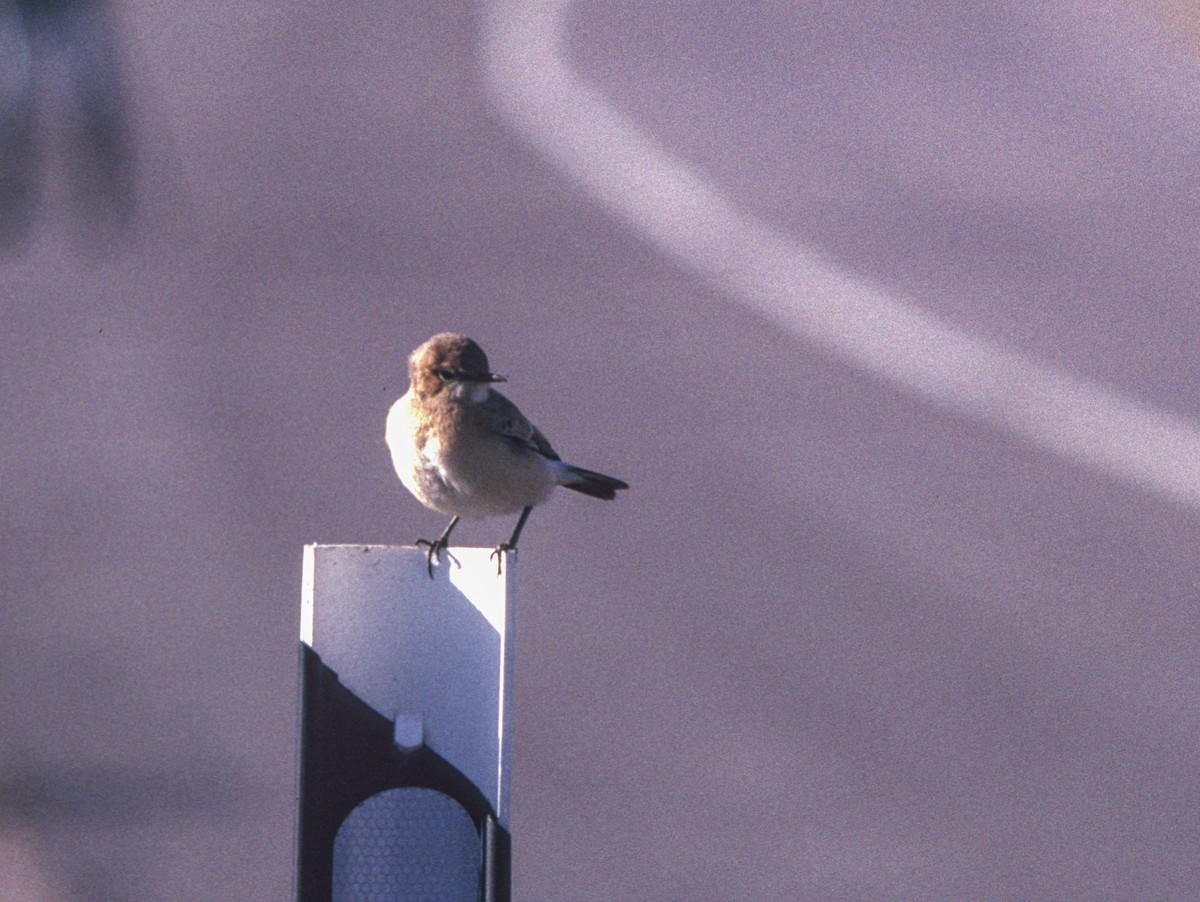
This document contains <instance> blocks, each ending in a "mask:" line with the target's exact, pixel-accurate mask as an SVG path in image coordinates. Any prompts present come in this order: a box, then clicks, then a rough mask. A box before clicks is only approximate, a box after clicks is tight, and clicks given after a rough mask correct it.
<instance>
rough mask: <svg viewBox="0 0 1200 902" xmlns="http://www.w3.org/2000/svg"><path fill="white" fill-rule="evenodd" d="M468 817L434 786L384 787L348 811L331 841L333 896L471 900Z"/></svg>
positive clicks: (348, 901) (476, 852) (399, 901)
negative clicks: (422, 787) (382, 790)
mask: <svg viewBox="0 0 1200 902" xmlns="http://www.w3.org/2000/svg"><path fill="white" fill-rule="evenodd" d="M481 865H482V849H481V845H480V837H479V832H478V830H477V829H476V827H475V824H474V823H473V822H472V821H471V818H470V816H469V815H468V814H467V812H466V810H465V809H463V807H462V806H461V805H459V804H458V803H457V802H455V801H454V800H453V799H452V798H450V797H449V796H447V795H444V794H442V793H440V792H437V791H436V790H433V789H391V790H388V791H387V792H381V793H378V794H377V795H373V796H371V797H370V798H369V799H367V800H366V801H365V802H363V803H362V804H361V805H359V806H358V807H357V808H355V809H354V810H353V811H351V812H350V814H349V816H348V817H347V818H346V820H345V821H343V822H342V826H341V827H340V828H339V829H338V832H337V836H336V838H335V839H334V844H333V899H334V900H335V902H478V899H479V898H480V875H481Z"/></svg>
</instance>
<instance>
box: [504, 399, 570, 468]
mask: <svg viewBox="0 0 1200 902" xmlns="http://www.w3.org/2000/svg"><path fill="white" fill-rule="evenodd" d="M486 405H487V411H488V416H489V417H490V418H491V420H492V426H493V428H494V429H495V430H496V432H498V433H499V434H500V435H503V436H504V437H505V438H507V439H509V440H510V441H512V442H514V443H515V444H517V445H520V446H521V447H523V448H528V449H529V450H530V451H536V452H537V453H538V454H540V455H542V457H545V458H548V459H549V460H562V458H561V457H559V456H558V454H557V453H556V452H555V450H554V449H553V448H552V447H550V441H549V439H547V438H546V436H544V435H542V433H541V430H539V429H538V428H537V427H536V426H534V425H533V423H531V422H529V420H528V419H526V417H525V414H523V413H521V411H520V410H519V409H518V408H517V405H516V404H514V403H513V402H512V401H510V400H508V398H506V397H504V395H502V394H500V392H498V391H493V392H492V395H491V397H490V398H488V400H487V402H486Z"/></svg>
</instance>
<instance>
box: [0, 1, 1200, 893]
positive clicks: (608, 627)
mask: <svg viewBox="0 0 1200 902" xmlns="http://www.w3.org/2000/svg"><path fill="white" fill-rule="evenodd" d="M1198 29H1200V12H1198V10H1197V7H1196V6H1195V5H1194V4H1192V3H1189V2H1184V0H1139V2H1135V0H1125V2H1117V0H1113V2H1103V0H1095V2H1047V3H1043V4H1036V5H1030V4H1027V3H1022V2H1016V0H1012V2H1008V0H997V2H990V3H986V4H964V3H956V2H948V0H922V2H919V3H917V2H897V3H891V4H887V5H886V6H881V5H880V4H877V3H866V2H857V0H848V2H844V3H840V4H836V5H830V4H826V3H815V2H795V0H788V2H782V0H763V2H747V3H739V4H729V3H720V2H715V0H701V2H691V3H677V2H675V3H673V2H667V0H662V2H657V0H656V2H641V3H629V2H620V0H589V2H585V0H579V2H575V3H567V2H563V0H559V2H553V0H481V2H466V0H464V2H460V0H443V2H439V3H425V4H419V3H397V4H377V3H372V4H362V3H342V4H328V3H315V2H305V0H301V2H298V3H292V4H288V5H287V6H286V7H283V6H278V5H262V4H246V3H244V2H238V3H235V2H230V0H213V2H208V3H202V4H182V5H180V4H175V5H170V4H167V5H164V4H159V3H150V2H146V0H108V2H105V0H0V347H2V351H0V413H2V415H3V424H4V428H3V440H2V441H0V510H3V517H2V518H0V535H2V541H0V572H2V573H3V574H4V579H3V584H2V586H0V630H2V635H3V639H2V640H0V692H2V693H3V695H2V696H0V723H2V724H3V727H2V728H0V863H2V867H0V898H5V899H10V898H11V899H21V900H72V902H73V900H105V902H107V900H143V899H150V900H157V899H163V900H179V899H186V900H214V902H227V900H231V899H236V900H242V899H245V900H284V899H287V898H288V896H289V893H290V890H291V844H292V829H293V827H292V818H293V802H292V793H293V780H294V753H295V752H294V730H295V668H296V643H297V638H298V628H299V600H300V561H301V547H302V545H303V544H304V543H307V542H364V543H396V544H407V543H411V542H412V541H413V540H414V539H416V538H418V537H420V536H427V537H428V536H433V535H435V534H436V533H437V532H438V531H439V530H440V529H441V528H442V527H443V526H444V523H443V522H442V519H443V518H441V517H440V516H438V515H435V514H432V513H430V512H428V511H425V510H424V509H423V508H421V507H420V506H419V505H418V504H417V502H415V501H414V500H413V499H411V498H410V497H409V496H408V494H407V493H406V492H405V491H404V490H403V488H402V487H401V486H400V485H399V482H398V481H397V480H396V478H395V477H394V475H393V473H392V471H391V468H390V463H389V459H388V455H387V451H386V448H385V446H384V443H383V418H384V415H385V413H386V411H387V408H388V406H389V404H390V403H391V402H392V401H393V400H394V399H395V398H396V397H397V396H399V395H400V394H401V393H402V392H403V391H404V390H405V387H406V383H407V373H406V363H405V358H406V356H407V354H408V353H409V351H410V350H412V348H414V347H415V346H416V345H417V344H419V343H420V342H421V341H423V340H424V339H425V338H426V337H428V336H429V335H430V334H432V333H434V332H437V331H440V330H444V329H454V330H458V331H463V332H466V333H468V334H470V335H472V336H473V337H475V338H476V339H477V340H478V341H479V342H480V343H481V344H482V345H483V347H484V348H485V349H486V350H487V352H488V354H489V356H490V358H491V363H492V366H493V368H494V369H496V370H497V371H499V372H503V373H505V374H506V375H507V376H508V377H509V379H510V384H509V386H508V388H507V393H508V395H509V396H510V397H511V398H512V399H513V400H515V401H516V402H517V403H518V404H519V405H520V406H521V407H522V409H523V410H524V411H525V412H526V413H528V414H529V415H530V416H531V418H532V419H534V421H535V422H537V423H538V425H539V426H540V427H541V428H542V430H543V431H544V432H545V433H546V434H547V435H548V436H550V438H551V440H552V441H553V442H554V444H555V446H556V448H557V449H558V450H559V451H560V452H561V453H562V454H563V456H564V457H566V458H568V459H570V460H572V461H573V462H576V463H578V464H581V465H583V466H587V467H592V468H595V469H598V470H602V471H605V472H610V473H613V474H614V475H617V476H620V477H622V478H624V479H626V480H627V481H628V482H629V483H630V484H631V485H632V486H633V488H632V489H631V491H630V492H628V493H626V494H624V495H623V496H622V497H621V498H620V499H619V500H618V501H617V502H614V503H613V504H599V503H595V502H592V501H590V500H588V499H584V498H577V497H574V496H572V497H557V498H555V499H554V500H553V501H552V502H551V503H549V504H548V505H546V507H544V508H541V509H539V510H538V511H537V512H536V513H535V515H534V516H533V518H532V519H531V521H530V524H529V528H528V529H527V531H526V532H525V534H524V536H523V538H522V544H521V561H520V570H519V582H520V609H519V613H518V623H519V626H518V645H517V675H516V693H517V701H516V712H515V718H516V720H515V723H516V739H515V748H516V757H515V777H514V784H513V791H514V804H513V812H514V814H513V829H514V844H515V847H514V889H515V895H516V898H518V899H522V900H614V899H650V900H697V899H704V900H708V899H712V900H747V902H752V900H764V899H772V900H773V899H780V900H791V899H819V900H877V899H878V900H888V899H931V900H940V899H945V900H962V899H979V900H984V899H989V900H990V899H997V900H999V899H1004V900H1012V899H1019V900H1025V899H1028V900H1046V899H1064V900H1074V899H1079V900H1101V899H1113V900H1120V899H1131V900H1132V899H1181V900H1182V899H1195V898H1200V872H1197V869H1196V867H1195V862H1196V860H1197V857H1198V856H1200V827H1198V825H1197V819H1196V811H1197V807H1198V806H1200V751H1198V750H1200V664H1198V662H1197V655H1196V649H1197V646H1198V639H1200V636H1198V635H1197V633H1198V632H1200V628H1198V624H1200V621H1198V619H1197V615H1196V611H1197V605H1198V603H1200V577H1198V575H1197V572H1196V564H1197V560H1198V555H1197V551H1196V549H1197V547H1200V474H1198V472H1197V466H1198V464H1200V387H1198V386H1200V360H1198V357H1197V354H1196V353H1195V348H1196V347H1197V338H1198V333H1200V315H1198V310H1200V307H1198V306H1197V286H1198V277H1200V244H1198V241H1197V238H1198V237H1200V226H1198V223H1200V216H1198V215H1197V214H1198V213H1200V165H1197V164H1198V162H1200V108H1198V103H1197V98H1198V97H1200V43H1198V37H1200V30H1198ZM564 494H565V493H564ZM511 527H512V523H510V522H507V521H506V522H501V521H485V522H482V523H478V524H469V525H466V526H464V527H462V528H461V529H460V531H459V532H458V533H457V534H456V539H459V540H460V541H462V542H463V543H471V544H480V545H494V544H495V543H497V542H499V541H500V540H501V539H503V538H504V537H506V536H507V535H508V532H509V530H511Z"/></svg>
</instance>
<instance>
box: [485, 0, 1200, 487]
mask: <svg viewBox="0 0 1200 902" xmlns="http://www.w3.org/2000/svg"><path fill="white" fill-rule="evenodd" d="M567 6H568V2H567V0H485V2H484V10H485V21H484V31H483V52H484V72H485V78H486V79H487V82H488V88H489V90H490V91H491V92H492V96H493V99H494V102H495V104H496V106H497V108H498V109H499V110H500V111H501V112H502V113H503V114H504V115H505V116H506V117H507V119H508V120H509V122H510V123H511V124H512V125H513V126H514V127H515V128H516V129H517V130H518V131H519V132H520V133H521V134H522V135H524V136H525V137H526V139H527V140H529V141H531V142H532V143H533V144H534V145H535V146H536V147H537V148H538V149H539V150H540V151H541V152H542V153H543V154H544V155H545V156H546V157H547V158H548V159H550V160H551V161H552V162H553V163H555V164H556V165H557V166H559V167H561V168H562V169H563V170H565V171H566V172H567V173H568V174H569V175H570V176H571V178H572V179H573V180H575V181H576V182H577V183H579V184H580V185H582V186H584V187H585V188H586V189H587V190H588V191H589V192H590V193H591V194H592V195H594V196H595V197H596V198H597V199H598V200H599V201H600V202H601V203H602V204H603V205H604V206H605V207H606V208H607V209H609V210H610V211H612V212H613V213H614V214H615V215H617V216H619V217H620V218H621V219H622V220H624V221H625V222H626V223H628V224H629V225H630V226H631V227H632V228H633V229H635V230H636V231H637V232H638V233H640V234H641V235H643V236H644V237H645V238H647V239H648V240H650V241H651V242H653V243H654V244H655V245H656V246H657V247H659V248H660V249H662V250H663V251H665V252H667V253H668V254H670V255H671V257H672V258H674V259H675V260H676V261H677V262H678V263H679V264H680V265H682V266H684V267H686V268H687V269H689V270H690V271H692V272H694V273H696V274H697V275H699V276H701V277H703V278H704V279H705V280H707V281H709V282H712V283H714V284H716V285H718V286H719V287H721V288H722V289H723V290H725V291H726V292H727V293H729V294H731V295H733V296H734V297H736V298H738V299H739V300H741V301H742V302H743V303H745V304H747V305H748V306H750V307H751V308H753V309H754V310H756V311H758V312H760V313H763V314H766V315H768V316H770V317H771V318H772V319H773V320H775V321H776V322H778V323H780V324H781V325H783V326H785V327H786V328H788V329H789V330H791V331H792V332H794V333H796V334H798V335H800V336H802V337H803V338H805V339H807V340H810V341H813V342H816V343H817V344H819V345H821V346H822V347H824V348H825V349H827V350H828V351H830V352H832V353H833V354H836V355H837V356H839V357H841V358H843V359H846V360H849V361H851V362H852V363H854V364H855V365H857V366H859V367H861V368H862V369H864V370H866V371H868V372H870V373H872V374H874V375H876V376H878V377H881V378H883V379H886V380H888V381H889V382H891V383H893V384H895V385H897V386H899V387H901V388H903V389H906V390H908V391H910V392H913V393H914V394H917V395H919V396H921V397H924V398H926V399H927V400H930V401H933V402H934V403H936V404H938V405H940V406H943V407H946V408H949V409H951V410H954V411H957V412H959V413H964V414H967V415H970V416H972V417H975V418H976V419H979V420H982V421H983V422H985V423H988V424H989V425H992V426H995V427H999V428H1002V429H1004V430H1006V431H1009V432H1011V433H1014V434H1016V435H1018V436H1020V437H1021V438H1023V439H1024V440H1026V441H1028V442H1030V443H1032V444H1034V445H1037V446H1039V447H1042V448H1045V449H1048V450H1050V451H1053V452H1055V453H1056V454H1059V455H1061V456H1063V457H1065V458H1068V459H1070V460H1073V461H1075V462H1077V463H1082V464H1085V465H1087V466H1090V467H1093V468H1095V469H1097V470H1099V471H1102V472H1104V473H1107V474H1109V475H1111V476H1115V477H1117V478H1120V479H1123V480H1126V481H1129V482H1132V483H1134V484H1136V485H1139V486H1142V487H1143V488H1146V489H1149V490H1152V491H1154V492H1156V493H1157V494H1159V495H1161V496H1164V497H1166V498H1168V499H1170V500H1172V501H1174V502H1176V503H1180V504H1184V505H1187V506H1189V507H1193V508H1200V426H1197V424H1195V423H1193V422H1192V421H1190V420H1188V419H1186V418H1183V417H1180V416H1177V415H1174V414H1171V413H1169V412H1167V411H1163V410H1160V409H1157V408H1155V407H1153V406H1151V405H1149V404H1145V403H1143V402H1139V401H1137V400H1135V399H1133V398H1130V397H1128V396H1125V395H1122V394H1120V393H1119V392H1116V391H1113V390H1112V389H1109V388H1106V387H1104V386H1102V385H1100V384H1098V383H1095V382H1092V381H1089V380H1087V379H1084V378H1081V377H1078V376H1074V375H1072V374H1070V373H1068V372H1067V371H1065V370H1063V369H1060V368H1058V367H1055V366H1051V365H1049V364H1046V363H1043V362H1039V361H1036V360H1033V359H1031V358H1029V357H1027V356H1025V355H1023V354H1021V353H1020V352H1018V351H1016V350H1013V349H1011V348H1006V347H1004V346H1003V345H1001V344H1000V343H998V342H995V341H991V340H988V339H985V338H981V337H977V336H973V335H971V334H969V333H967V332H965V331H964V330H962V329H960V328H958V327H957V326H954V325H952V324H951V323H949V322H947V321H946V320H943V319H941V318H940V317H937V316H935V315H933V314H931V313H928V312H926V311H923V310H921V309H920V308H918V307H916V306H915V305H913V304H911V303H908V302H906V301H903V300H901V299H899V298H897V297H894V296H892V295H889V294H888V293H887V292H885V291H883V290H882V289H880V288H877V287H875V286H872V285H870V284H868V283H866V282H865V281H863V280H861V279H857V278H855V277H854V276H852V275H851V274H848V273H845V272H843V271H841V270H840V269H839V268H838V267H837V266H836V265H834V264H832V263H831V262H829V261H828V260H826V259H824V258H823V256H822V255H821V254H819V253H818V252H815V251H813V250H812V249H810V248H808V247H806V246H805V245H803V244H802V243H800V242H798V241H796V240H795V239H793V238H791V237H789V236H788V235H787V234H785V233H784V232H782V231H781V230H779V229H776V228H774V227H772V226H770V225H768V224H767V223H765V222H763V221H760V220H757V219H755V218H754V217H753V216H751V215H748V214H746V213H744V212H742V211H740V210H738V208H737V206H736V205H735V204H734V203H733V202H731V201H730V200H729V199H728V198H726V197H725V196H723V194H722V193H721V192H720V191H719V190H718V189H717V188H716V187H714V186H713V185H712V184H710V183H709V182H707V181H706V180H705V179H704V178H703V177H702V176H701V175H700V174H698V173H697V172H696V171H695V170H694V169H693V168H692V167H690V166H689V165H688V164H687V163H685V162H684V161H682V160H679V159H677V158H675V157H673V156H672V155H671V154H670V153H669V152H668V151H667V150H666V149H665V148H663V147H661V146H659V145H658V144H657V143H656V142H655V141H653V140H652V139H651V138H649V137H648V136H646V135H645V134H643V133H642V132H641V131H639V129H638V128H637V126H636V124H635V123H634V122H633V121H632V120H630V119H628V117H625V116H622V115H621V114H620V113H619V112H617V111H616V110H614V109H612V108H611V107H610V106H608V104H606V103H605V101H604V99H603V98H602V97H601V96H600V94H599V93H597V92H596V91H595V90H593V89H592V88H590V87H588V86H587V85H586V84H584V83H582V82H581V81H580V80H579V79H578V78H577V77H576V76H575V75H574V73H572V71H571V70H570V69H569V67H568V66H567V65H566V64H565V63H564V62H563V56H562V54H561V52H560V47H561V43H562V41H561V37H562V31H563V23H564V19H565V12H566V9H567Z"/></svg>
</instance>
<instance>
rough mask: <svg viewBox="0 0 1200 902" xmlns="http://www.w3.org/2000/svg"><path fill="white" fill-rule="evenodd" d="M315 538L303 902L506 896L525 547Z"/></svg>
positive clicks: (304, 707)
mask: <svg viewBox="0 0 1200 902" xmlns="http://www.w3.org/2000/svg"><path fill="white" fill-rule="evenodd" d="M490 555H491V549H484V548H452V549H451V550H450V552H449V553H448V554H447V553H445V552H443V556H442V565H441V566H439V567H437V568H435V570H434V579H433V580H430V579H429V576H428V573H427V571H426V563H425V552H424V551H423V550H421V549H419V548H411V547H394V546H383V545H367V546H364V545H309V546H307V547H306V548H305V549H304V592H303V600H302V617H301V621H302V622H301V645H300V648H301V662H300V751H299V759H300V760H299V780H298V815H299V818H298V829H297V840H296V898H297V900H299V902H345V900H351V899H357V898H375V897H379V896H381V895H383V896H386V898H391V899H398V900H403V899H406V898H414V899H416V898H432V897H436V898H439V899H447V900H457V899H463V900H469V902H477V900H481V899H482V900H488V902H508V900H509V899H510V897H511V889H510V873H511V867H510V856H511V840H510V835H509V810H508V807H509V806H508V795H509V760H508V759H509V738H510V732H511V727H510V722H509V721H510V718H509V716H508V715H509V711H510V696H511V692H512V636H513V617H512V611H513V595H514V592H513V590H514V585H515V584H514V577H513V556H512V555H511V554H505V555H504V556H503V558H502V560H501V569H502V572H501V573H500V574H497V572H496V570H497V567H496V560H495V559H494V558H492V557H490Z"/></svg>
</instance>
